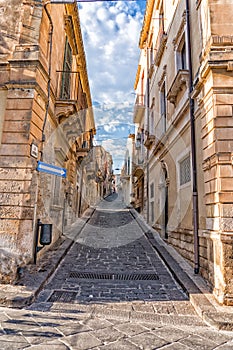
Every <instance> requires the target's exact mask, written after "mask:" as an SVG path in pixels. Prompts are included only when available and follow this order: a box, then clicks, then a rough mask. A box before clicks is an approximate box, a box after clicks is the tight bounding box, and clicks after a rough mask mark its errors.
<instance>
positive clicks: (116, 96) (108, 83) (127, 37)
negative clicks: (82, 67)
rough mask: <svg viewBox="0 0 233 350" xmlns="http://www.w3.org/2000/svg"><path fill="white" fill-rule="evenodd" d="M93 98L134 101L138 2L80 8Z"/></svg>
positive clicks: (138, 24) (137, 57)
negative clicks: (132, 92)
mask: <svg viewBox="0 0 233 350" xmlns="http://www.w3.org/2000/svg"><path fill="white" fill-rule="evenodd" d="M79 7H80V9H79V13H80V20H81V25H82V32H83V38H84V47H85V51H86V58H87V65H88V75H89V80H90V86H91V93H92V99H93V100H96V101H100V102H102V103H103V102H104V103H109V102H116V103H118V102H121V101H125V100H126V99H130V100H131V102H132V100H133V98H132V95H130V92H131V91H132V90H133V85H134V79H135V74H136V71H137V64H138V59H139V49H138V40H139V34H140V30H141V26H142V21H143V13H142V11H141V9H140V8H139V5H138V4H137V3H136V2H135V3H132V2H130V3H129V2H128V3H127V2H123V1H118V2H115V3H113V2H91V3H82V4H80V5H79Z"/></svg>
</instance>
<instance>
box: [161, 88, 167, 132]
mask: <svg viewBox="0 0 233 350" xmlns="http://www.w3.org/2000/svg"><path fill="white" fill-rule="evenodd" d="M166 114H167V110H166V88H165V82H164V83H163V85H162V87H161V91H160V115H161V119H162V132H165V131H166Z"/></svg>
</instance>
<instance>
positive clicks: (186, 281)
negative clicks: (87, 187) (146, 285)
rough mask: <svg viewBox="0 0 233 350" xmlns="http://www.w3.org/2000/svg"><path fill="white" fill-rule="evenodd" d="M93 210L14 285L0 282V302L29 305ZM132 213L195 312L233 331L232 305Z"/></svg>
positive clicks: (29, 267) (26, 268) (3, 303)
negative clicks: (222, 300)
mask: <svg viewBox="0 0 233 350" xmlns="http://www.w3.org/2000/svg"><path fill="white" fill-rule="evenodd" d="M93 211H94V209H89V210H88V211H86V212H85V215H84V216H83V217H82V218H80V219H79V220H77V222H76V223H75V224H73V225H72V226H71V227H70V228H69V230H68V231H67V232H66V233H65V236H62V237H61V239H60V240H59V242H57V243H56V244H55V245H54V246H53V247H52V248H53V249H52V250H50V251H48V252H46V254H45V255H44V257H43V258H42V259H41V260H39V261H38V263H37V265H28V266H27V267H25V268H24V271H23V275H22V277H21V278H20V279H19V281H18V282H17V284H16V285H0V305H2V306H6V307H16V308H23V307H24V306H26V305H29V304H31V303H32V302H33V301H34V300H35V297H36V296H37V295H38V294H39V292H40V291H41V289H42V288H43V286H44V284H45V283H46V281H47V280H48V278H49V277H50V276H51V275H52V274H53V272H54V271H55V269H56V267H57V266H58V265H59V263H60V262H61V260H62V259H63V257H64V256H65V255H66V253H67V252H68V250H69V249H70V248H71V247H72V245H73V242H74V238H75V237H74V236H78V234H79V233H80V232H81V230H82V228H83V227H84V225H85V224H86V222H87V221H88V220H89V219H90V217H91V216H92V214H93ZM130 212H131V214H132V215H133V217H134V218H135V220H136V221H137V223H138V225H139V226H140V227H141V229H142V230H143V232H144V234H145V236H146V237H147V239H148V240H149V242H150V244H151V245H152V247H153V248H154V249H155V250H156V251H157V252H158V253H159V255H160V256H161V258H162V259H163V260H164V262H165V263H166V265H167V267H168V268H169V270H170V272H171V273H172V275H173V276H174V277H175V278H176V280H177V281H178V282H179V284H180V285H181V286H182V288H183V289H184V291H185V292H186V294H187V295H188V296H189V299H190V302H191V304H192V305H193V307H194V308H195V310H196V312H197V313H198V315H199V316H200V317H201V318H202V319H203V320H204V321H205V322H206V323H207V324H209V325H210V326H213V327H215V328H217V329H221V330H233V307H230V306H220V305H218V303H217V302H216V301H215V299H214V297H213V296H212V294H211V293H210V291H209V289H208V286H207V284H206V282H205V281H204V280H203V278H202V277H201V276H199V275H195V274H194V273H193V270H192V268H191V267H190V266H189V264H188V263H187V262H186V261H185V260H184V259H183V258H182V257H181V256H180V255H179V254H178V253H177V252H176V251H175V250H174V249H173V248H172V247H171V246H169V245H168V244H167V243H166V242H164V241H163V240H162V239H161V238H160V236H159V235H158V233H157V232H156V231H155V230H153V229H152V228H151V227H150V226H148V225H147V224H146V223H145V221H144V220H143V218H142V217H141V216H140V215H139V214H138V213H137V212H136V211H135V210H133V209H131V210H130Z"/></svg>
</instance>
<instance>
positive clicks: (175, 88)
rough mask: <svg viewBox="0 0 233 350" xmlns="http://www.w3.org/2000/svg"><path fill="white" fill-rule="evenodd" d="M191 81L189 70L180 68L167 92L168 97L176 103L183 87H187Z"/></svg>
mask: <svg viewBox="0 0 233 350" xmlns="http://www.w3.org/2000/svg"><path fill="white" fill-rule="evenodd" d="M188 83H189V71H188V70H187V69H180V70H179V71H178V73H177V75H176V77H175V79H174V81H173V83H172V86H171V88H170V90H169V91H168V94H167V99H168V101H170V102H171V103H173V104H174V105H176V101H177V97H178V95H179V93H180V92H181V91H182V89H183V88H185V89H187V88H188Z"/></svg>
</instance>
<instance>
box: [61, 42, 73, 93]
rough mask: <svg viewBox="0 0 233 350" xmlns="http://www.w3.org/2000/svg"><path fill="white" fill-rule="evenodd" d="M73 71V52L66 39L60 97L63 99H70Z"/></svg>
mask: <svg viewBox="0 0 233 350" xmlns="http://www.w3.org/2000/svg"><path fill="white" fill-rule="evenodd" d="M71 71H72V50H71V47H70V44H69V42H68V39H67V38H66V44H65V53H64V63H63V71H62V81H61V96H60V97H61V98H62V99H69V98H70V78H71Z"/></svg>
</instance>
